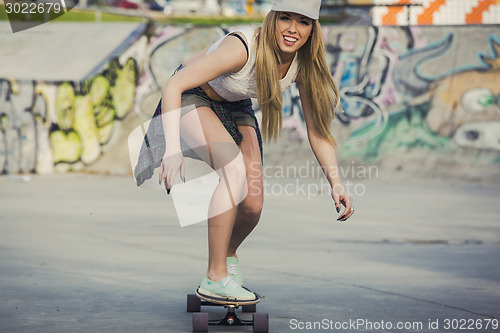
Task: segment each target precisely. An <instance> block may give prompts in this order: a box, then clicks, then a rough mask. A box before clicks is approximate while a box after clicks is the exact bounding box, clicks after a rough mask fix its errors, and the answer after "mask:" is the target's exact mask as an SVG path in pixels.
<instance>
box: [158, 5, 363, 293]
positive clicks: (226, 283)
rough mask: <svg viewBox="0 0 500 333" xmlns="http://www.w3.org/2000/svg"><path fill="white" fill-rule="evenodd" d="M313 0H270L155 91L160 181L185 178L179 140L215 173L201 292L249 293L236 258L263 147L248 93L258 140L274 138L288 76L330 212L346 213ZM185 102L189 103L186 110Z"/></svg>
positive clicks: (257, 185) (255, 206)
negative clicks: (160, 132)
mask: <svg viewBox="0 0 500 333" xmlns="http://www.w3.org/2000/svg"><path fill="white" fill-rule="evenodd" d="M320 6H321V1H320V0H302V1H296V0H281V1H278V0H277V1H275V2H274V4H273V7H272V10H271V11H270V13H269V14H268V15H267V16H266V18H265V20H264V22H263V24H262V26H261V27H259V28H247V29H241V30H240V31H236V32H234V33H232V34H229V35H227V36H225V37H224V38H222V39H221V40H219V41H218V42H217V43H216V44H214V45H213V46H212V47H211V48H209V49H207V50H204V51H202V52H201V53H200V54H199V55H197V56H195V57H193V58H192V59H189V60H188V61H186V62H185V63H184V66H181V67H180V68H179V69H178V70H177V71H176V73H175V75H173V76H172V77H171V78H170V80H169V81H168V82H167V83H166V84H165V85H164V86H163V88H162V101H161V112H162V123H163V129H164V133H165V141H166V151H165V155H164V156H163V160H162V162H161V168H160V183H161V182H163V183H164V184H165V187H166V188H167V192H170V190H171V189H172V186H173V184H174V182H175V179H176V177H177V174H178V173H180V178H181V179H182V180H184V181H185V175H184V174H185V170H184V157H183V154H182V150H181V138H182V140H183V141H185V142H186V143H187V144H188V145H189V146H190V147H191V148H192V149H193V150H194V151H195V152H196V154H197V155H198V156H199V158H201V159H202V160H204V161H205V162H207V163H208V164H209V165H210V166H211V167H212V168H213V169H214V170H215V171H216V172H217V173H218V175H219V177H220V182H219V184H218V186H217V188H216V189H215V192H214V194H213V197H212V199H211V202H210V208H209V218H208V243H209V260H208V269H207V274H206V276H205V277H204V278H203V280H202V282H201V284H200V287H199V289H198V292H199V293H200V294H203V295H205V296H209V297H216V298H225V299H234V300H239V301H244V300H253V299H255V295H254V294H253V293H252V292H250V291H248V290H247V289H245V288H242V287H241V285H242V284H243V278H242V276H241V271H240V269H239V262H238V259H237V256H236V251H237V249H238V247H239V246H240V245H241V243H242V242H243V241H244V240H245V238H246V237H247V236H248V235H249V234H250V233H251V232H252V230H253V229H254V227H255V226H256V224H257V222H258V221H259V218H260V213H261V210H262V204H263V184H262V154H261V151H262V144H261V140H260V131H259V128H258V125H257V122H256V119H255V115H254V114H253V111H252V109H251V102H250V100H249V98H257V99H258V101H259V104H260V107H261V109H262V127H263V133H264V138H265V139H267V140H270V139H273V140H276V138H277V136H278V134H279V132H280V130H281V122H282V119H281V117H282V102H281V92H282V91H283V90H284V89H286V88H287V87H288V86H290V84H292V83H293V82H297V84H298V87H299V92H300V98H301V102H302V109H303V113H304V117H305V121H306V127H307V131H308V139H309V142H310V145H311V147H312V150H313V152H314V154H315V156H316V158H317V160H318V162H319V163H320V165H321V166H322V168H323V170H324V172H325V175H326V177H327V179H328V181H329V182H330V184H331V186H332V197H333V200H334V202H335V206H336V209H337V212H339V211H340V207H341V203H342V204H343V205H344V206H345V210H344V212H343V213H342V214H341V215H340V217H339V220H341V221H345V220H347V219H348V218H349V217H350V216H351V215H352V214H353V213H354V210H353V206H352V199H351V197H350V196H349V194H347V193H346V192H345V190H344V188H343V187H342V185H341V182H340V179H339V176H338V172H337V160H336V157H335V149H334V146H335V140H334V138H333V136H332V135H331V134H330V125H331V122H332V120H333V117H334V110H335V108H336V107H337V106H338V90H337V88H336V86H335V84H334V82H333V79H332V77H331V75H330V72H329V69H328V66H327V64H326V61H325V57H324V40H323V35H322V32H321V27H320V25H319V22H318V21H317V19H318V16H319V8H320ZM188 105H195V106H196V108H195V109H194V110H193V111H191V112H187V113H186V112H185V111H184V107H185V106H188ZM181 107H182V108H183V109H182V110H181Z"/></svg>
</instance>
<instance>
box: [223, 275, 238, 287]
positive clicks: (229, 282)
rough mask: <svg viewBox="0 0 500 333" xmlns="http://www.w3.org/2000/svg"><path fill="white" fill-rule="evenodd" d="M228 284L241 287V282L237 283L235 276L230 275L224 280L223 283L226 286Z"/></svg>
mask: <svg viewBox="0 0 500 333" xmlns="http://www.w3.org/2000/svg"><path fill="white" fill-rule="evenodd" d="M228 284H230V285H231V287H239V284H237V283H236V282H234V280H233V278H232V277H230V276H228V277H227V278H226V279H225V280H224V282H222V285H223V286H224V287H225V286H227V285H228Z"/></svg>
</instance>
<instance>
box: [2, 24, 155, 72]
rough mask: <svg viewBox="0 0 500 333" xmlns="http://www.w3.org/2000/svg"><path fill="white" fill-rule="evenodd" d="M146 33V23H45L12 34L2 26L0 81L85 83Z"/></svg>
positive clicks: (6, 27) (7, 28) (9, 28)
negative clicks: (0, 79)
mask: <svg viewBox="0 0 500 333" xmlns="http://www.w3.org/2000/svg"><path fill="white" fill-rule="evenodd" d="M144 29H145V24H144V23H140V24H137V23H93V22H88V23H87V22H85V23H50V22H49V23H46V24H43V25H40V26H37V27H35V28H32V29H29V30H25V31H21V32H18V33H15V34H14V33H12V30H11V27H10V25H9V23H8V22H7V21H5V22H0V41H1V43H0V44H1V48H0V64H1V65H0V78H9V79H16V80H41V81H83V80H87V79H90V78H92V77H93V76H95V75H96V74H97V73H99V72H100V71H102V70H103V69H104V68H105V66H106V65H107V64H108V61H109V59H110V58H112V57H114V56H118V55H120V54H122V53H123V52H124V51H125V50H126V49H127V48H128V47H130V45H131V44H132V43H133V42H134V41H135V40H136V39H137V38H138V36H140V35H141V34H142V33H143V32H144Z"/></svg>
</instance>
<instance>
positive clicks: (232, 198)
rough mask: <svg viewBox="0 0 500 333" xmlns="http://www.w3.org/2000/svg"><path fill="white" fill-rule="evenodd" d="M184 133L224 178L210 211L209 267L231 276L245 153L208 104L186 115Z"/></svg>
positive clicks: (215, 274)
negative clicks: (231, 248)
mask: <svg viewBox="0 0 500 333" xmlns="http://www.w3.org/2000/svg"><path fill="white" fill-rule="evenodd" d="M181 136H182V138H183V139H184V140H185V141H186V142H187V143H188V144H189V145H190V146H191V147H193V149H194V150H195V151H196V152H197V153H198V155H199V156H200V157H201V158H202V159H203V160H204V161H205V162H206V163H208V164H209V165H210V166H211V167H212V168H213V169H214V170H215V171H216V172H217V174H218V175H219V177H220V182H219V184H218V186H217V188H216V189H215V191H214V194H213V196H212V199H211V201H210V206H209V212H208V251H209V255H208V268H207V277H208V278H209V279H210V280H212V281H219V280H221V279H223V278H224V277H226V276H227V269H226V255H227V252H228V247H229V240H230V238H231V234H232V231H233V225H234V220H235V218H236V214H237V204H238V203H239V202H240V201H241V198H242V196H244V195H245V193H246V171H245V163H244V160H243V155H242V154H241V152H240V150H239V148H238V146H237V145H236V144H235V143H234V140H233V139H232V137H231V136H230V135H229V133H228V132H227V130H226V129H225V127H224V126H223V124H222V123H221V121H220V120H219V118H218V117H217V116H216V115H215V114H214V113H213V111H212V110H211V109H209V108H207V107H200V108H198V109H196V110H195V111H191V112H189V113H188V114H187V115H185V116H183V117H182V119H181Z"/></svg>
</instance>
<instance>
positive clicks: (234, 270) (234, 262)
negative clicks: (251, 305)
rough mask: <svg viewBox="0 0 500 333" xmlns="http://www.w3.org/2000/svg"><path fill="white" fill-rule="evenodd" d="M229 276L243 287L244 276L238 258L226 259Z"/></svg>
mask: <svg viewBox="0 0 500 333" xmlns="http://www.w3.org/2000/svg"><path fill="white" fill-rule="evenodd" d="M226 266H227V275H229V276H230V277H231V278H232V279H233V280H234V282H236V283H237V284H239V285H240V286H242V285H243V274H241V268H240V261H239V260H238V258H236V257H227V258H226Z"/></svg>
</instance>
